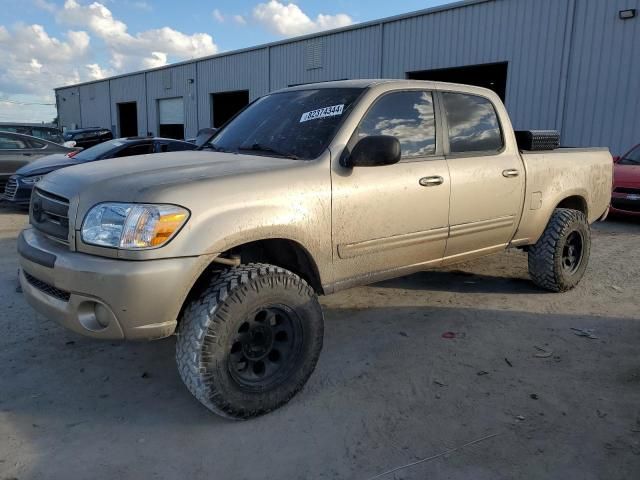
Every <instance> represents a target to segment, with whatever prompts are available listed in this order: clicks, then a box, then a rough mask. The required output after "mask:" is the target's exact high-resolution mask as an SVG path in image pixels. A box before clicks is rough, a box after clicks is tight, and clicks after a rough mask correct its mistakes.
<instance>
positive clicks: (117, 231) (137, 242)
mask: <svg viewBox="0 0 640 480" xmlns="http://www.w3.org/2000/svg"><path fill="white" fill-rule="evenodd" d="M188 218H189V212H188V211H187V210H186V209H184V208H182V207H178V206H176V205H152V204H141V203H115V202H113V203H100V204H98V205H96V206H95V207H93V208H92V209H91V210H89V212H88V213H87V215H86V216H85V217H84V222H83V223H82V241H83V242H85V243H88V244H91V245H99V246H101V247H115V248H122V249H132V250H137V249H144V248H154V247H160V246H162V245H164V244H165V243H167V242H168V241H169V240H170V239H171V238H172V237H173V236H174V235H175V234H176V233H177V232H178V230H180V228H181V227H182V226H183V225H184V224H185V222H186V221H187V219H188Z"/></svg>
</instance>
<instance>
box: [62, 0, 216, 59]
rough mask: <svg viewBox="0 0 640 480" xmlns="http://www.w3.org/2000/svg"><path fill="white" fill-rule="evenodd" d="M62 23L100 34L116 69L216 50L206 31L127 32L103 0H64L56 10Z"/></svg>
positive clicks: (196, 55)
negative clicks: (83, 1)
mask: <svg viewBox="0 0 640 480" xmlns="http://www.w3.org/2000/svg"><path fill="white" fill-rule="evenodd" d="M57 19H58V21H60V22H61V23H65V24H68V25H73V26H77V27H82V28H86V29H87V30H89V31H90V32H91V33H92V34H94V35H95V36H96V37H98V38H100V39H101V40H102V41H103V42H104V43H105V45H106V47H107V49H108V50H109V52H110V54H111V65H112V67H113V68H115V69H116V70H119V71H127V70H135V69H139V68H149V67H150V66H154V67H158V66H161V65H164V64H166V63H167V61H178V60H186V59H189V58H194V57H201V56H205V55H211V54H213V53H216V52H217V51H218V47H217V45H216V44H215V43H214V42H213V38H211V36H210V35H208V34H206V33H194V34H192V35H188V34H185V33H182V32H179V31H177V30H174V29H173V28H170V27H162V28H157V29H151V30H146V31H143V32H139V33H136V34H131V33H129V32H128V27H127V25H126V24H125V23H124V22H122V21H121V20H118V19H117V18H115V17H114V16H113V14H112V13H111V10H109V9H108V8H107V7H106V6H104V5H103V4H102V3H99V2H94V3H91V4H89V5H84V4H80V3H79V2H78V1H77V0H66V1H65V3H64V7H63V8H62V9H61V10H60V11H59V12H58V13H57Z"/></svg>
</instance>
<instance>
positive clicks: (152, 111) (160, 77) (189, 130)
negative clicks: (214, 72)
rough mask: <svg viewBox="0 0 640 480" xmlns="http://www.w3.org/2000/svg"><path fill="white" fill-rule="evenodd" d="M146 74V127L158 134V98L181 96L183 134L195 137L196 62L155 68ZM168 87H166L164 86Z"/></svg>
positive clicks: (196, 121) (196, 130) (196, 112)
mask: <svg viewBox="0 0 640 480" xmlns="http://www.w3.org/2000/svg"><path fill="white" fill-rule="evenodd" d="M146 76H147V122H148V129H149V131H150V132H152V133H153V134H154V135H157V134H158V126H159V118H158V100H159V99H161V98H175V97H183V99H184V135H185V138H189V137H195V136H196V134H197V132H198V103H197V98H196V64H195V63H188V64H184V65H178V66H175V67H170V68H165V69H162V70H155V71H150V72H147V73H146ZM167 86H168V87H169V88H166V87H167Z"/></svg>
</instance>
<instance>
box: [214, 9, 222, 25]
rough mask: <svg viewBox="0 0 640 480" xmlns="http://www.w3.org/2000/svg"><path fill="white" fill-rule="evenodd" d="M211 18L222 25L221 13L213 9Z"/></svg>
mask: <svg viewBox="0 0 640 480" xmlns="http://www.w3.org/2000/svg"><path fill="white" fill-rule="evenodd" d="M211 16H212V17H213V19H214V20H215V21H216V22H218V23H224V15H222V12H221V11H220V10H218V9H217V8H214V9H213V12H211Z"/></svg>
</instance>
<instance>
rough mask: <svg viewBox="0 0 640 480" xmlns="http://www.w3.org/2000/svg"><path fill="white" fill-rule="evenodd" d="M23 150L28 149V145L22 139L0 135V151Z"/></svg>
mask: <svg viewBox="0 0 640 480" xmlns="http://www.w3.org/2000/svg"><path fill="white" fill-rule="evenodd" d="M25 148H28V145H27V143H26V142H25V141H23V140H22V139H20V138H18V137H13V136H11V135H3V134H1V133H0V150H22V149H25Z"/></svg>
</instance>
